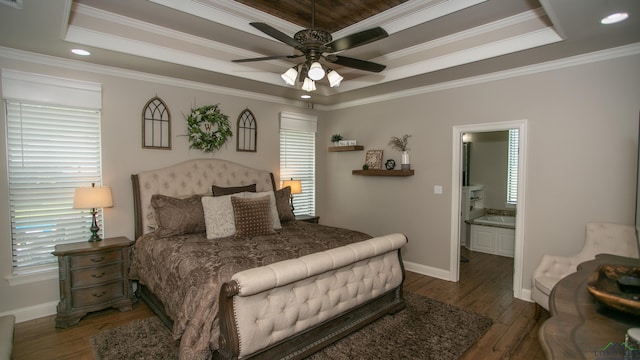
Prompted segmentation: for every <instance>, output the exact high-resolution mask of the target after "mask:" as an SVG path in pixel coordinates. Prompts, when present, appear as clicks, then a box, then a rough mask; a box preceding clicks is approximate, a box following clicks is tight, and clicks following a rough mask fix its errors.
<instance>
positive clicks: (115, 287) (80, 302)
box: [71, 281, 123, 307]
mask: <svg viewBox="0 0 640 360" xmlns="http://www.w3.org/2000/svg"><path fill="white" fill-rule="evenodd" d="M122 295H123V286H122V281H116V282H113V283H111V284H106V285H103V286H95V287H90V288H85V289H75V290H73V292H72V293H71V304H73V307H83V306H91V305H97V304H102V303H104V302H107V301H111V300H113V299H117V298H121V297H122Z"/></svg>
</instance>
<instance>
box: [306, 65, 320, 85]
mask: <svg viewBox="0 0 640 360" xmlns="http://www.w3.org/2000/svg"><path fill="white" fill-rule="evenodd" d="M307 76H309V78H310V79H311V80H315V81H317V80H320V79H322V78H323V77H324V69H323V68H322V65H320V63H319V62H317V61H314V62H313V63H312V64H311V67H310V68H309V73H308V74H307Z"/></svg>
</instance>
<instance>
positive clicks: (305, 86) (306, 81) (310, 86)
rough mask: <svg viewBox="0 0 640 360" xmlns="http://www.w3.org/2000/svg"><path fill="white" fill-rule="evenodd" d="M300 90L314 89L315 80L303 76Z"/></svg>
mask: <svg viewBox="0 0 640 360" xmlns="http://www.w3.org/2000/svg"><path fill="white" fill-rule="evenodd" d="M302 90H304V91H307V92H311V91H316V82H315V81H313V80H311V79H309V78H305V79H304V82H303V83H302Z"/></svg>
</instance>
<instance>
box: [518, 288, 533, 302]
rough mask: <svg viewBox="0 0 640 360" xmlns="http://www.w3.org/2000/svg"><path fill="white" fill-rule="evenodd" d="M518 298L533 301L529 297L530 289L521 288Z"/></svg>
mask: <svg viewBox="0 0 640 360" xmlns="http://www.w3.org/2000/svg"><path fill="white" fill-rule="evenodd" d="M520 300H524V301H528V302H534V301H533V299H532V298H531V289H521V290H520Z"/></svg>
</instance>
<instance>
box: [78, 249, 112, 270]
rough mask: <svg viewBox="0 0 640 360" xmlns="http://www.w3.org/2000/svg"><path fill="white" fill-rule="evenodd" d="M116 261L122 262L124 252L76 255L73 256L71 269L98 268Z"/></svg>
mask: <svg viewBox="0 0 640 360" xmlns="http://www.w3.org/2000/svg"><path fill="white" fill-rule="evenodd" d="M116 261H122V252H121V251H120V250H115V251H109V252H102V253H98V254H90V255H76V256H71V268H77V267H84V266H97V265H102V264H108V263H112V262H116Z"/></svg>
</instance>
